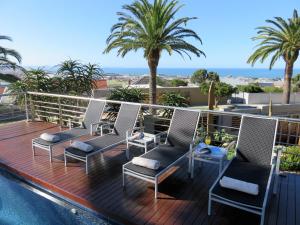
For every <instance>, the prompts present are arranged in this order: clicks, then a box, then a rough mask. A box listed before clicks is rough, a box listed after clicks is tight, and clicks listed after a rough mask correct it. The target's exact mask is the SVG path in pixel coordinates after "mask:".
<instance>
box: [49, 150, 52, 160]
mask: <svg viewBox="0 0 300 225" xmlns="http://www.w3.org/2000/svg"><path fill="white" fill-rule="evenodd" d="M49 157H50V162H52V148H51V147H50V148H49Z"/></svg>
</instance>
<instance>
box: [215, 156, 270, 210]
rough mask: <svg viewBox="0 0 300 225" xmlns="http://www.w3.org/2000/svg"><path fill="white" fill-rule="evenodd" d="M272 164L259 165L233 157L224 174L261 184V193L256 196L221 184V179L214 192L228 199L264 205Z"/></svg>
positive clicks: (252, 204)
mask: <svg viewBox="0 0 300 225" xmlns="http://www.w3.org/2000/svg"><path fill="white" fill-rule="evenodd" d="M270 170H271V166H259V165H254V164H252V163H249V162H243V161H240V160H238V159H236V158H235V159H233V160H232V162H231V164H230V165H229V167H228V168H227V169H226V171H225V173H224V175H223V176H227V177H231V178H234V179H239V180H243V181H246V182H250V183H255V184H258V185H259V194H258V195H256V196H254V195H250V194H246V193H243V192H240V191H235V190H231V189H227V188H223V187H221V186H220V184H219V181H218V182H217V184H216V186H215V187H214V188H213V190H212V194H214V195H217V196H219V197H222V198H225V199H227V200H231V201H235V202H238V203H242V204H247V205H251V206H256V207H262V205H263V201H264V197H265V191H266V188H267V184H268V178H269V174H270Z"/></svg>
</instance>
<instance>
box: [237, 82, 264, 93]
mask: <svg viewBox="0 0 300 225" xmlns="http://www.w3.org/2000/svg"><path fill="white" fill-rule="evenodd" d="M237 90H238V91H240V92H246V93H261V92H264V90H263V89H262V88H261V87H260V86H259V85H258V84H248V85H238V86H237Z"/></svg>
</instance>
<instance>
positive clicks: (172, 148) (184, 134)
mask: <svg viewBox="0 0 300 225" xmlns="http://www.w3.org/2000/svg"><path fill="white" fill-rule="evenodd" d="M199 117H200V112H196V111H188V110H181V109H175V111H174V114H173V117H172V120H171V124H170V128H169V130H168V134H167V138H166V142H165V144H163V145H159V146H158V147H156V148H154V149H153V150H150V151H148V152H147V153H145V154H143V155H141V156H140V157H142V158H146V159H153V160H158V161H159V162H160V168H159V169H157V170H152V169H148V168H145V167H142V166H138V165H135V164H133V163H132V161H131V162H128V163H126V164H124V165H123V187H125V181H126V180H125V179H126V177H125V176H126V175H128V176H133V177H135V178H138V179H142V180H145V181H148V182H150V183H154V185H155V198H157V189H158V181H159V177H160V176H162V175H165V174H166V172H167V171H168V170H169V169H170V168H171V167H172V166H174V165H175V164H176V163H178V162H180V161H181V160H182V159H185V158H186V156H188V154H191V152H192V145H193V141H194V138H195V134H196V129H197V126H198V121H199Z"/></svg>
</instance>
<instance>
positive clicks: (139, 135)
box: [128, 132, 145, 141]
mask: <svg viewBox="0 0 300 225" xmlns="http://www.w3.org/2000/svg"><path fill="white" fill-rule="evenodd" d="M144 136H145V135H144V133H143V132H136V133H134V134H133V135H132V136H131V137H129V138H128V141H134V140H137V139H143V138H144Z"/></svg>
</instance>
